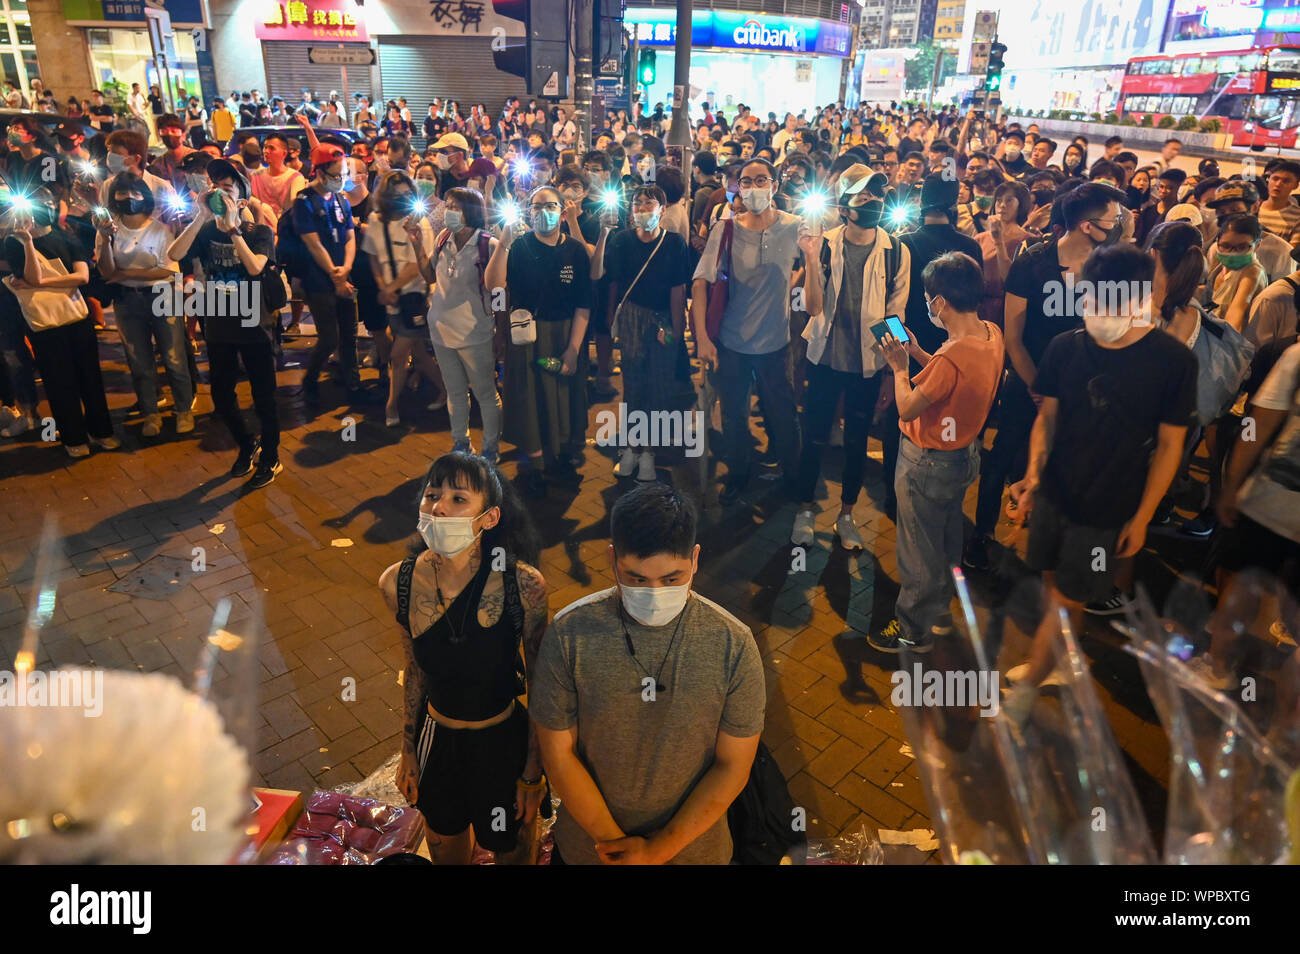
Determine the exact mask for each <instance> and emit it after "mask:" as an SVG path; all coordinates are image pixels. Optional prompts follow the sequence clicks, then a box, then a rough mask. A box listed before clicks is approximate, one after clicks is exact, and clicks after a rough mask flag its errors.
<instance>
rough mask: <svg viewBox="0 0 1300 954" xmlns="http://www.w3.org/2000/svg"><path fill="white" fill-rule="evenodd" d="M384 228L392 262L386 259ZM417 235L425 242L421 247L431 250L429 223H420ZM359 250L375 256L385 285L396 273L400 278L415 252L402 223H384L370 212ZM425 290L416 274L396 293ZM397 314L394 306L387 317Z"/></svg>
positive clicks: (423, 284) (390, 308)
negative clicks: (390, 247) (390, 246)
mask: <svg viewBox="0 0 1300 954" xmlns="http://www.w3.org/2000/svg"><path fill="white" fill-rule="evenodd" d="M385 228H387V229H388V239H389V242H391V243H392V248H393V256H392V258H391V259H390V258H389V257H388V247H389V243H388V242H385V241H384V231H383V230H384V229H385ZM420 232H421V237H422V238H423V240H424V247H425V248H426V249H432V248H433V229H432V228H431V227H430V226H429V223H428V221H426V220H424V219H421V220H420ZM361 251H363V252H366V253H367V254H369V255H373V256H374V257H375V260H376V261H377V262H378V264H379V274H380V275H382V276H383V279H384V282H385V283H388V282H391V281H392V280H393V276H394V275H395V274H397V275H400V274H401V272H402V269H403V268H405V267H406V266H407V265H410V264H412V263H413V262H414V261H415V249H413V248H411V238H410V236H408V235H407V234H406V229H405V228H403V226H402V220H401V219H394V220H393V221H391V222H385V221H384V220H383V218H382V217H381V216H380V215H379V213H378V212H371V213H370V215H369V216H368V217H367V218H366V233H365V238H363V239H362V240H361ZM428 288H429V283H428V282H426V281H425V280H424V276H423V275H421V274H420V273H419V272H418V271H417V272H416V273H415V277H414V278H412V279H411V280H410V281H409V282H407V283H406V284H405V285H403V286H402V287H401V289H399V291H398V294H403V295H404V294H406V293H407V292H423V291H426V290H428ZM397 312H398V309H397V306H396V305H389V306H388V313H389V314H390V315H396V314H397Z"/></svg>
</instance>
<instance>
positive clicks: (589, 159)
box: [582, 149, 613, 172]
mask: <svg viewBox="0 0 1300 954" xmlns="http://www.w3.org/2000/svg"><path fill="white" fill-rule="evenodd" d="M588 163H591V164H592V165H598V166H600V168H601V171H603V172H609V171H610V169H611V168H613V167H612V166H611V165H610V162H609V153H607V152H604V151H603V150H600V149H591V150H588V151H587V152H584V153H583V154H582V165H583V167H584V168H585V167H586V166H587V164H588Z"/></svg>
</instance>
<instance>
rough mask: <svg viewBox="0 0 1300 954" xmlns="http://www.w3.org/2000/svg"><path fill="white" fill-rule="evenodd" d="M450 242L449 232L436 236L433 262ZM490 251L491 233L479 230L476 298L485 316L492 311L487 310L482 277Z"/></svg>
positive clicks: (445, 230)
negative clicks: (480, 302) (477, 297)
mask: <svg viewBox="0 0 1300 954" xmlns="http://www.w3.org/2000/svg"><path fill="white" fill-rule="evenodd" d="M450 241H451V230H450V229H443V230H442V234H440V235H439V236H438V240H437V243H436V244H435V245H434V248H433V260H434V262H437V261H438V256H439V255H441V254H442V250H443V248H444V247H446V245H447V243H448V242H450ZM491 249H492V235H491V233H490V232H488V231H487V230H486V229H479V230H478V260H477V261H476V262H475V263H474V267H475V268H477V269H478V296H479V300H480V301H482V302H483V313H484V314H485V315H490V314H492V309H490V308H488V305H487V298H485V297H484V292H485V290H486V288H487V280H486V278H485V277H484V275H485V274H486V272H487V264H488V258H489V257H490V255H489V253H490V252H491Z"/></svg>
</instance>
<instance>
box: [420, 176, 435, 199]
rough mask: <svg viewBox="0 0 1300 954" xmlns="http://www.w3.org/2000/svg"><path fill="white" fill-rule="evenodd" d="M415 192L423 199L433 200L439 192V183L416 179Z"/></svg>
mask: <svg viewBox="0 0 1300 954" xmlns="http://www.w3.org/2000/svg"><path fill="white" fill-rule="evenodd" d="M415 191H416V192H417V193H418V194H419V196H420V198H421V199H431V198H433V196H434V195H435V194H437V192H438V183H436V182H433V181H432V180H429V179H416V180H415Z"/></svg>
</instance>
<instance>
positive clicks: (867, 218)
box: [790, 164, 910, 550]
mask: <svg viewBox="0 0 1300 954" xmlns="http://www.w3.org/2000/svg"><path fill="white" fill-rule="evenodd" d="M886 185H887V177H886V176H884V175H883V174H880V173H872V172H871V170H870V169H869V168H868V167H867V166H864V165H862V164H855V165H852V166H850V167H849V168H848V169H846V170H844V172H843V173H842V174H841V175H840V178H839V180H838V181H837V183H836V188H837V190H838V198H839V202H838V204H837V206H836V209H837V211H838V213H839V216H840V218H841V222H842V224H841V225H840V226H838V227H836V228H833V229H831V230H829V231H828V232H827V233H826V235H825V238H826V241H825V243H824V244H823V242H822V240H821V237H820V236H812V235H807V234H805V235H803V236H801V237H800V240H799V241H800V248H801V250H802V251H803V253H804V260H805V262H806V263H807V264H806V266H805V274H804V295H805V304H806V306H807V311H808V324H807V325H806V326H805V327H804V331H803V337H804V339H805V340H806V341H807V342H808V351H807V355H806V361H805V363H804V364H803V368H802V373H803V376H804V377H806V378H807V381H808V385H807V388H806V389H805V391H804V394H803V409H804V412H803V448H802V452H801V454H800V458H799V478H798V480H799V485H798V487H797V488H796V494H797V498H798V500H799V501H800V504H801V506H800V507H799V509H798V511H797V512H796V514H795V518H794V529H793V531H792V532H791V535H790V542H791V543H792V544H794V545H795V546H800V547H806V546H809V545H810V544H812V543H813V540H814V539H815V533H816V529H815V519H816V514H817V508H816V504H815V502H814V497H815V494H816V489H817V482H818V479H819V477H820V474H821V462H822V455H823V452H824V451H825V449H826V445H827V441H828V439H829V437H830V434H831V428H832V424H833V421H834V419H835V417H836V408H837V406H838V405H839V404H840V403H841V401H842V402H843V407H844V427H843V445H844V471H843V474H842V476H841V481H840V510H839V514H838V515H837V517H836V521H835V533H836V536H838V537H839V539H840V545H841V546H842V547H844V548H845V549H846V550H861V549H862V548H863V542H862V535H861V534H860V533H858V529H857V525H856V523H855V522H854V520H853V507H854V505H856V503H857V501H858V495H859V493H860V492H861V490H862V483H863V473H864V467H865V464H866V457H867V434H868V431H869V430H870V428H871V418H872V412H873V411H874V410H875V407H876V399H877V397H878V396H879V393H880V386H881V377H882V375H881V374H880V371H881V369H882V368H883V367H884V360H883V359H882V357H881V355H880V353H879V351H877V350H876V349H875V348H874V347H873V346H872V345H873V342H874V341H875V338H874V336H873V333H872V331H871V330H870V329H871V328H872V326H874V325H879V324H880V323H881V322H882V321H884V319H885V316H886V315H901V314H902V313H903V310H904V308H905V307H906V304H907V300H908V274H909V268H908V257H909V254H910V253H909V252H908V250H907V248H906V247H905V246H904V245H903V243H902V242H900V241H898V240H897V239H895V238H892V237H891V236H890V235H889V234H888V232H886V231H885V230H884V229H882V228H880V227H879V225H878V223H879V221H880V218H881V216H882V214H883V212H884V200H883V198H882V194H883V192H884V190H885V188H886Z"/></svg>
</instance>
